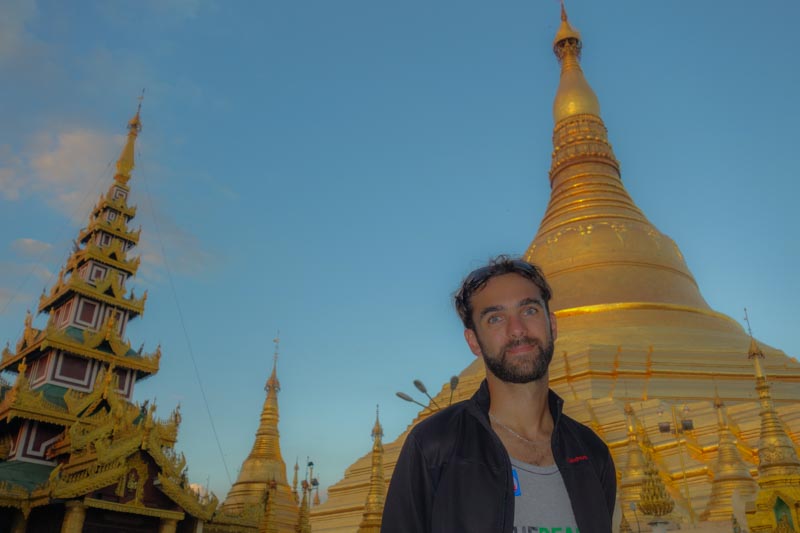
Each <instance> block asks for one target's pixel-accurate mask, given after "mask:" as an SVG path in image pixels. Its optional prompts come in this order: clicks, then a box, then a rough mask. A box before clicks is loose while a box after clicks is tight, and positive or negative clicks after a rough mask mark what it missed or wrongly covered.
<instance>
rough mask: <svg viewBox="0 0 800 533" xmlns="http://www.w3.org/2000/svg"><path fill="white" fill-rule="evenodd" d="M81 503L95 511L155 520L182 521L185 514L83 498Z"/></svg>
mask: <svg viewBox="0 0 800 533" xmlns="http://www.w3.org/2000/svg"><path fill="white" fill-rule="evenodd" d="M83 503H84V504H85V505H86V506H87V507H93V508H95V509H105V510H106V511H115V512H117V513H128V514H136V515H140V516H153V517H156V518H166V519H168V520H169V519H174V520H178V521H180V520H183V519H184V518H185V517H186V514H185V513H183V512H181V511H169V510H166V509H154V508H153V507H145V506H143V505H142V506H138V505H137V506H134V505H130V504H126V503H116V502H110V501H107V500H96V499H94V498H84V500H83Z"/></svg>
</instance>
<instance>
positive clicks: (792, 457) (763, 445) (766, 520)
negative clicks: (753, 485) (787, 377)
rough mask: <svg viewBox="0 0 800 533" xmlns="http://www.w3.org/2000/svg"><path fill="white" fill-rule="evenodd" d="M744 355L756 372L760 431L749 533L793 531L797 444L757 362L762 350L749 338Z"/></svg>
mask: <svg viewBox="0 0 800 533" xmlns="http://www.w3.org/2000/svg"><path fill="white" fill-rule="evenodd" d="M748 357H749V358H750V359H752V361H753V365H754V367H755V374H756V390H757V391H758V397H759V400H760V403H761V412H760V418H761V435H760V438H759V440H758V494H757V496H756V500H755V502H754V504H753V505H752V507H751V508H750V509H748V511H747V524H748V526H749V527H750V531H752V532H753V533H762V532H763V533H771V532H773V531H774V532H781V531H785V532H796V531H798V527H800V459H798V457H797V449H796V447H797V445H796V444H795V443H794V442H793V441H792V439H791V437H790V436H789V435H787V433H786V428H785V427H784V425H783V423H782V422H781V420H780V418H779V417H778V416H777V413H776V412H775V407H774V405H773V403H772V397H771V395H770V391H769V389H770V386H769V383H767V377H766V375H765V374H764V369H763V368H762V366H761V360H762V359H764V353H763V352H762V351H761V349H760V348H759V346H758V343H757V342H756V340H755V339H751V342H750V350H749V351H748Z"/></svg>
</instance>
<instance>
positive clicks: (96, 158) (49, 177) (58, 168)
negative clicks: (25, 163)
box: [29, 128, 124, 221]
mask: <svg viewBox="0 0 800 533" xmlns="http://www.w3.org/2000/svg"><path fill="white" fill-rule="evenodd" d="M123 142H124V137H123V136H122V135H110V134H108V133H105V132H100V131H95V130H90V129H86V128H73V129H67V130H65V131H62V132H60V133H57V134H51V133H40V134H39V135H37V136H36V137H35V139H34V143H33V150H32V154H31V157H30V160H29V167H30V171H31V176H30V178H31V179H30V180H29V183H30V187H31V189H33V190H34V191H36V192H39V193H41V194H42V195H43V196H44V197H45V198H46V199H47V201H48V203H50V205H52V206H53V207H55V208H56V209H58V210H60V211H61V212H62V213H64V214H66V215H67V216H69V217H70V219H71V220H73V221H78V220H82V219H84V218H85V217H86V214H87V212H88V210H89V209H90V208H91V206H92V204H93V202H94V200H95V199H96V198H97V196H98V195H99V194H100V193H101V192H102V190H103V189H104V187H101V186H102V185H103V179H104V178H107V176H109V175H110V173H111V169H112V167H113V165H112V164H113V162H114V160H115V159H116V153H117V152H119V149H120V147H121V146H122V144H123Z"/></svg>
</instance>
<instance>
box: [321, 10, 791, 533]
mask: <svg viewBox="0 0 800 533" xmlns="http://www.w3.org/2000/svg"><path fill="white" fill-rule="evenodd" d="M582 47H583V43H582V41H581V35H580V33H579V32H578V31H577V30H576V29H575V28H574V27H573V26H572V25H571V24H570V22H569V20H568V18H567V14H566V11H565V10H564V8H563V5H562V11H561V24H560V27H559V28H558V31H557V33H556V36H555V39H554V41H553V51H554V53H555V55H556V57H557V59H558V61H559V63H560V65H561V77H560V82H559V86H558V90H557V91H556V95H555V99H554V102H553V121H554V127H553V152H552V164H551V168H550V172H549V184H550V199H549V202H548V205H547V210H546V212H545V214H544V217H543V219H542V221H541V224H540V226H539V229H538V231H537V233H536V235H535V237H534V238H533V241H532V242H531V244H530V246H529V247H528V249H527V251H526V252H525V254H524V257H525V258H526V259H527V260H529V261H531V262H533V263H536V264H538V265H540V266H541V267H542V268H543V270H544V272H545V274H546V275H547V278H548V280H549V282H550V284H551V286H552V288H553V300H552V302H551V309H552V310H553V311H554V312H555V314H556V317H557V320H558V331H559V335H558V339H557V341H556V344H555V356H554V358H553V361H552V363H551V366H550V385H551V387H552V388H553V389H554V390H555V391H556V392H557V393H558V394H559V395H561V396H562V397H563V398H564V400H565V407H564V409H565V412H566V413H567V414H568V415H570V416H572V417H573V418H575V419H577V420H578V421H580V422H582V423H584V424H586V425H587V426H589V427H591V428H592V429H593V430H594V431H595V432H596V433H597V434H598V435H599V436H600V437H601V438H603V439H604V440H605V442H606V443H607V444H608V445H609V447H610V449H611V452H612V454H613V456H614V458H615V462H616V465H617V469H618V471H621V472H622V476H623V477H622V483H621V485H622V487H621V490H622V492H621V494H622V499H623V500H624V501H625V504H624V505H621V509H622V512H623V514H624V518H625V521H626V522H627V523H629V524H630V523H633V522H634V521H635V519H636V517H635V516H634V514H633V511H632V510H631V507H630V506H629V504H630V503H634V504H637V505H638V504H639V502H640V501H641V498H642V497H643V495H642V490H643V488H644V486H645V484H646V483H645V482H646V480H647V479H648V477H647V476H648V475H649V476H650V479H653V478H652V472H651V473H648V471H647V468H645V467H646V465H644V464H637V463H636V462H635V458H633V457H631V456H629V450H633V451H634V452H635V451H636V449H637V447H639V446H640V443H643V442H646V441H647V442H650V445H651V446H652V454H653V459H654V461H655V462H656V463H657V464H658V468H659V477H660V479H661V480H662V482H663V485H664V489H665V491H666V494H668V495H669V497H670V498H671V500H672V501H673V503H674V508H673V511H672V514H671V517H670V519H671V520H673V521H678V522H682V523H683V525H684V526H686V527H687V528H688V527H692V526H694V527H699V526H698V522H699V520H700V519H699V515H700V514H701V513H702V512H703V511H704V510H705V509H706V508H707V506H708V504H709V500H710V498H711V497H712V486H713V479H714V476H715V474H716V475H717V477H718V478H719V476H720V475H721V474H720V473H721V470H719V469H717V470H716V471H715V468H717V466H718V465H719V461H718V456H719V454H720V453H722V454H728V452H729V451H730V449H729V447H728V446H727V444H723V445H721V439H722V437H721V436H720V431H719V419H718V411H717V408H716V407H715V403H714V396H715V395H714V394H713V391H714V390H715V387H714V385H716V389H717V390H718V396H719V398H720V399H721V400H723V401H724V402H725V404H726V406H727V408H726V413H725V420H726V424H728V425H729V427H731V428H736V440H737V442H736V446H737V449H738V450H739V451H740V453H741V458H742V461H744V465H745V466H744V469H747V468H748V467H749V469H750V470H751V472H753V471H754V468H755V466H756V461H757V455H756V451H757V450H758V449H759V443H758V438H759V427H758V420H759V413H760V409H761V408H760V405H759V404H758V403H757V402H755V401H754V398H753V390H752V372H751V370H750V366H749V365H748V363H747V362H746V361H745V360H744V358H743V357H742V354H744V353H745V352H746V351H747V346H748V345H749V337H748V335H747V333H746V332H745V331H744V329H743V328H742V326H741V325H740V324H739V323H738V322H737V321H736V320H734V319H732V318H731V317H728V316H726V315H724V314H722V313H719V312H717V311H715V310H713V309H711V307H710V306H709V305H708V303H707V302H706V301H705V300H704V298H703V296H702V295H701V293H700V289H699V287H698V285H697V282H696V281H695V279H694V277H693V276H692V274H691V272H690V271H689V268H688V267H687V265H686V262H685V260H684V257H683V255H682V254H681V251H680V249H679V248H678V246H677V245H676V244H675V242H674V241H673V240H672V239H670V238H669V237H668V236H667V235H665V234H663V233H661V232H660V231H659V230H658V229H657V228H656V227H655V226H654V225H653V224H652V223H651V222H650V221H649V220H648V219H647V217H646V216H645V215H644V213H643V212H642V211H641V210H640V209H639V208H638V207H637V206H636V204H635V203H634V201H633V199H632V198H631V197H630V195H629V194H628V192H627V191H626V189H625V186H624V185H623V182H622V179H621V174H620V165H619V162H618V161H617V159H616V157H615V155H614V152H613V150H612V147H611V144H610V143H609V140H608V133H607V131H606V127H605V124H604V122H603V120H602V118H601V114H600V104H599V99H598V98H597V95H596V94H595V92H594V91H593V89H592V88H591V86H590V85H589V83H588V81H587V80H586V78H585V76H584V74H583V71H582V69H581V64H580V58H581V52H582ZM637 179H642V178H637ZM454 338H455V337H454ZM762 346H763V347H764V354H765V358H764V361H763V365H764V367H765V369H766V371H767V372H769V375H770V379H771V381H772V389H771V390H772V392H771V394H772V399H773V400H774V402H775V404H776V405H777V407H776V409H775V416H776V418H777V419H779V420H781V421H782V423H783V424H784V425H785V426H786V427H787V428H789V433H790V434H793V435H799V434H800V402H798V400H800V387H798V383H800V363H798V362H797V361H796V360H794V359H792V358H789V357H787V356H786V354H785V353H784V352H782V351H780V350H778V349H775V348H771V347H768V346H766V345H764V344H762ZM484 375H485V371H484V367H483V363H482V361H480V360H479V359H475V360H474V361H472V363H471V364H469V365H468V366H467V367H466V368H465V369H464V370H463V371H462V372H461V374H460V375H459V382H460V385H459V388H458V389H457V390H455V391H454V392H455V394H454V400H456V401H460V400H464V399H467V398H469V397H470V396H471V395H472V394H473V393H474V391H475V390H476V389H477V387H478V385H479V383H480V382H481V380H483V378H484ZM450 394H451V390H450V386H449V384H445V385H444V386H443V387H442V389H441V391H440V392H439V394H438V395H437V396H436V397H435V398H434V400H435V401H436V402H437V403H438V404H439V405H447V403H448V401H447V399H448V397H449V396H450ZM626 404H627V405H628V406H629V410H630V413H628V414H626V412H625V411H626V407H625V406H626ZM436 410H437V407H436V405H435V404H434V403H433V402H431V404H429V406H428V407H427V408H425V409H423V410H422V411H420V412H419V413H418V415H417V417H416V418H415V419H414V420H413V421H412V422H411V424H410V425H409V427H408V428H407V429H406V431H404V432H403V433H402V434H401V435H400V436H399V437H398V438H397V439H396V440H395V441H394V442H391V443H388V444H386V445H385V453H384V469H385V472H386V475H387V479H386V482H387V483H388V481H389V479H390V477H391V472H392V470H393V469H394V465H395V463H396V460H397V456H398V453H399V451H400V448H401V446H402V444H403V442H404V440H405V438H406V436H407V434H408V431H409V430H410V429H411V427H413V426H414V425H415V424H416V423H418V422H419V421H420V420H422V419H424V418H426V417H428V416H430V414H431V413H433V412H435V411H436ZM631 414H633V415H636V416H635V417H632V416H631ZM634 419H635V420H638V422H636V424H638V426H639V427H636V426H634V427H633V428H631V427H630V424H629V423H628V421H629V420H634ZM631 431H633V433H634V434H635V433H639V434H640V435H641V439H639V438H638V437H637V438H636V440H634V439H633V435H632V433H631ZM720 446H722V451H720ZM726 450H727V451H726ZM721 460H722V461H729V460H731V458H730V457H728V456H725V457H723V458H722V459H721ZM759 475H761V474H759ZM369 478H370V456H369V454H366V455H364V456H362V457H361V458H359V459H358V460H357V461H355V462H354V463H353V464H352V465H351V466H350V467H349V468H347V469H346V471H345V475H344V478H343V479H342V480H341V481H339V482H338V483H336V484H334V485H333V486H331V487H330V488H329V489H328V500H327V501H326V502H325V503H323V504H322V505H320V506H319V507H317V508H315V509H314V510H313V511H312V514H311V521H312V525H313V527H314V531H315V533H321V532H334V531H336V532H339V531H341V532H345V531H346V532H353V531H356V530H357V528H358V525H359V523H360V519H361V515H362V512H363V509H364V501H365V497H366V494H367V492H368V490H369ZM722 492H724V491H722ZM715 497H716V498H717V499H716V500H715V502H713V504H712V507H713V509H714V512H713V513H710V514H708V515H706V516H705V517H704V518H705V519H708V520H724V521H730V520H731V517H732V512H733V507H732V503H731V501H730V497H729V496H728V495H725V494H722V493H720V489H717V496H715ZM634 507H635V506H634ZM682 527H683V526H682Z"/></svg>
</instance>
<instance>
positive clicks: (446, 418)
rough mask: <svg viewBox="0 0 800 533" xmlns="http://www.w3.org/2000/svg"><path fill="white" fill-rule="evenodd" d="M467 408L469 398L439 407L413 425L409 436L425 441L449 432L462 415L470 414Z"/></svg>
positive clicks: (468, 407) (468, 406)
mask: <svg viewBox="0 0 800 533" xmlns="http://www.w3.org/2000/svg"><path fill="white" fill-rule="evenodd" d="M469 410H470V400H465V401H463V402H458V403H456V404H453V405H451V406H449V407H445V408H444V409H440V410H439V411H437V412H435V413H434V414H432V415H431V416H429V417H428V418H426V419H425V420H423V421H421V422H420V423H418V424H417V425H416V426H414V427H413V428H412V429H411V433H410V436H413V437H414V438H415V439H417V441H425V440H429V439H432V438H434V439H435V438H439V437H441V436H442V435H446V434H449V433H450V432H451V431H452V430H453V429H454V425H456V424H459V423H460V421H461V419H463V417H465V416H471V414H469V413H468V411H469Z"/></svg>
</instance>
